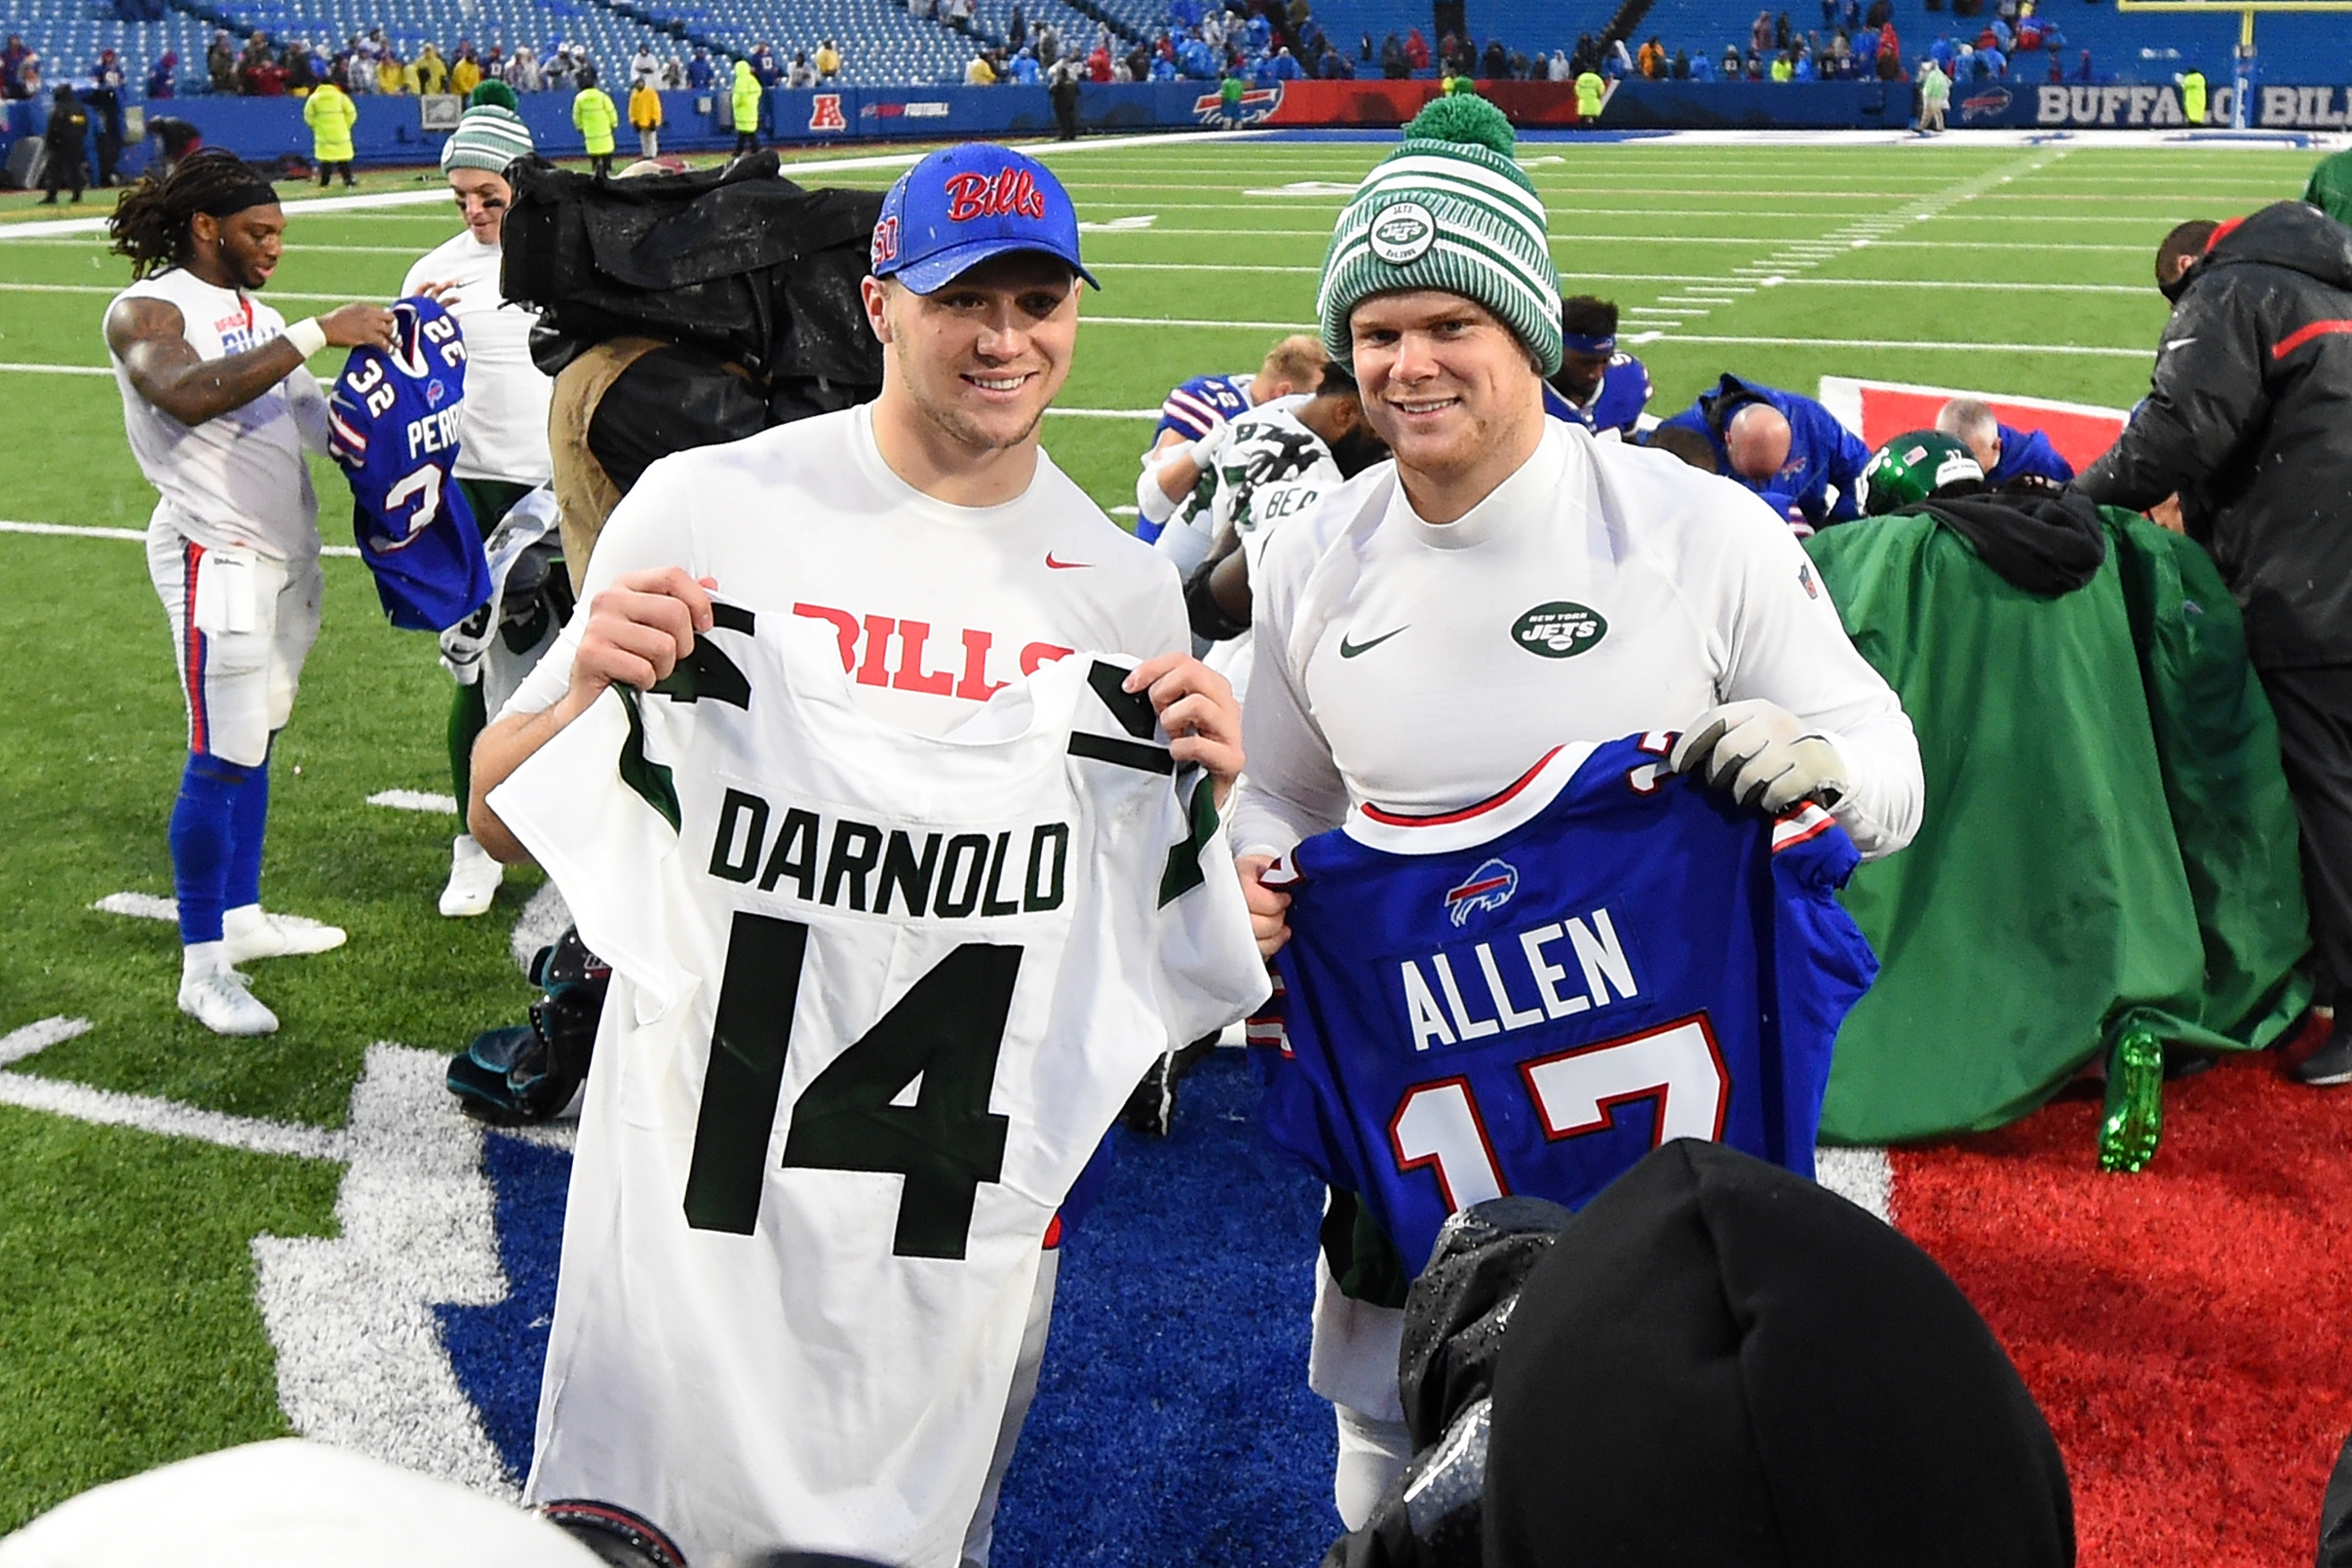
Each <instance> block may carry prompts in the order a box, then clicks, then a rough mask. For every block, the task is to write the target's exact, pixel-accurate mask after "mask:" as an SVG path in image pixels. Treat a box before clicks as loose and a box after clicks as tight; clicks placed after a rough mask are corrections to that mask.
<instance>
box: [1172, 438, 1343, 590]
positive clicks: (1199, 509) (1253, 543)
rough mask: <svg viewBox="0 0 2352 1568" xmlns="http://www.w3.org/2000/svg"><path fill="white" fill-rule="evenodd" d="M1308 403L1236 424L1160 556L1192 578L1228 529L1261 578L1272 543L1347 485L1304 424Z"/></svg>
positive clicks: (1181, 509)
mask: <svg viewBox="0 0 2352 1568" xmlns="http://www.w3.org/2000/svg"><path fill="white" fill-rule="evenodd" d="M1305 402H1307V400H1306V399H1305V398H1303V397H1292V398H1278V399H1276V400H1274V401H1273V402H1269V403H1266V404H1264V405H1263V406H1261V407H1257V408H1253V409H1252V410H1250V412H1248V413H1246V414H1241V415H1238V416H1236V417H1235V419H1234V421H1233V434H1232V436H1231V437H1230V438H1229V439H1228V440H1226V442H1225V445H1224V447H1223V448H1222V449H1221V450H1219V451H1218V453H1217V454H1216V461H1215V464H1214V465H1212V466H1211V467H1210V468H1208V469H1206V470H1204V471H1203V472H1202V474H1201V477H1200V479H1199V481H1198V482H1197V483H1195V484H1194V485H1193V488H1192V493H1191V494H1190V495H1188V496H1186V497H1185V498H1184V499H1183V501H1182V502H1181V503H1179V504H1178V505H1177V507H1176V515H1175V516H1172V517H1170V518H1169V519H1168V528H1167V531H1166V532H1164V533H1162V534H1161V535H1160V538H1159V541H1158V542H1157V544H1156V547H1155V548H1157V549H1159V550H1160V551H1161V552H1163V553H1164V554H1166V555H1169V556H1170V557H1171V558H1173V559H1174V560H1175V561H1176V570H1177V571H1178V572H1179V573H1180V574H1181V575H1183V576H1186V577H1189V576H1191V575H1192V570H1193V568H1194V567H1196V566H1198V565H1199V564H1200V562H1201V561H1202V559H1203V558H1204V557H1206V556H1207V555H1208V553H1209V549H1210V547H1211V546H1212V545H1214V544H1215V542H1216V540H1217V538H1218V536H1219V535H1221V534H1223V533H1224V531H1225V530H1226V529H1227V528H1231V529H1233V530H1234V531H1235V532H1236V533H1238V534H1239V535H1240V536H1241V542H1242V549H1243V551H1244V553H1245V554H1247V555H1249V557H1250V566H1251V569H1252V570H1253V571H1254V570H1255V569H1256V567H1257V555H1258V552H1259V551H1260V550H1261V549H1262V548H1263V547H1264V541H1265V538H1266V537H1267V536H1268V535H1270V534H1271V533H1272V532H1273V530H1274V529H1275V528H1276V527H1277V526H1279V525H1280V524H1281V522H1282V521H1283V519H1284V518H1286V517H1291V516H1296V515H1297V514H1299V513H1301V512H1303V511H1305V510H1306V509H1307V508H1308V507H1309V506H1311V505H1313V504H1314V501H1315V498H1316V497H1317V496H1319V495H1320V494H1322V493H1323V491H1325V490H1327V489H1330V488H1332V487H1334V486H1336V485H1337V484H1338V483H1339V465H1338V464H1337V463H1335V462H1333V461H1332V460H1331V450H1330V447H1329V446H1326V445H1325V444H1324V442H1323V438H1322V437H1320V436H1318V435H1316V434H1315V433H1314V432H1313V431H1311V430H1309V429H1307V427H1306V426H1304V425H1302V424H1300V423H1299V422H1298V415H1297V409H1298V408H1299V407H1300V406H1302V405H1303V404H1304V403H1305Z"/></svg>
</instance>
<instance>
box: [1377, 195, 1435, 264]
mask: <svg viewBox="0 0 2352 1568" xmlns="http://www.w3.org/2000/svg"><path fill="white" fill-rule="evenodd" d="M1437 243H1438V220H1437V219H1436V218H1434V217H1432V216H1430V213H1429V209H1428V208H1426V207H1423V206H1422V205H1421V204H1420V203H1419V202H1392V203H1390V204H1389V205H1388V206H1386V207H1384V208H1382V209H1380V210H1379V211H1378V212H1376V213H1374V214H1373V216H1372V232H1371V245H1372V254H1373V255H1376V256H1378V257H1379V258H1380V259H1381V260H1383V261H1385V262H1387V263H1388V264H1389V265H1390V266H1392V267H1402V266H1405V265H1407V263H1409V262H1414V261H1418V260H1420V259H1421V258H1422V257H1423V256H1425V255H1427V254H1429V248H1430V247H1431V246H1433V245H1435V244H1437Z"/></svg>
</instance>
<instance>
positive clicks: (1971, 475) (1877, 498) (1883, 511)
mask: <svg viewBox="0 0 2352 1568" xmlns="http://www.w3.org/2000/svg"><path fill="white" fill-rule="evenodd" d="M1963 481H1972V482H1974V483H1976V484H1980V485H1981V484H1983V483H1984V482H1985V470H1984V469H1983V468H1982V467H1981V466H1980V465H1979V464H1978V462H1977V459H1976V454H1975V453H1974V452H1971V451H1970V450H1969V449H1968V448H1967V447H1966V446H1965V445H1963V444H1962V443H1961V442H1960V440H1958V438H1956V437H1952V436H1947V435H1945V434H1944V433H1943V432H1941V431H1934V430H1913V431H1907V432H1905V433H1904V434H1903V435H1900V436H1898V437H1896V438H1895V439H1894V440H1891V441H1888V442H1887V443H1886V444H1885V445H1884V446H1881V447H1879V448H1878V451H1877V453H1876V454H1875V455H1874V456H1872V457H1871V459H1870V467H1869V468H1866V469H1864V470H1863V471H1862V495H1861V497H1860V500H1861V502H1862V510H1863V511H1864V512H1866V513H1868V514H1869V515H1870V516H1873V517H1882V516H1886V515H1887V514H1888V513H1890V512H1904V511H1908V510H1909V509H1910V508H1912V507H1915V506H1917V505H1918V504H1919V503H1920V502H1922V501H1925V500H1927V499H1928V498H1929V497H1930V496H1933V495H1936V494H1938V493H1940V492H1941V491H1943V490H1944V489H1945V488H1946V487H1947V486H1948V485H1953V484H1958V483H1961V482H1963Z"/></svg>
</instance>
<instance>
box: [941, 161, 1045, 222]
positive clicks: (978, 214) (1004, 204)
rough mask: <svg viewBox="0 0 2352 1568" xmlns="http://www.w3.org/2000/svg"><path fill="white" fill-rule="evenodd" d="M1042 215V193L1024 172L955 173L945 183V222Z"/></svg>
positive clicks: (1043, 210) (1035, 181) (1043, 202)
mask: <svg viewBox="0 0 2352 1568" xmlns="http://www.w3.org/2000/svg"><path fill="white" fill-rule="evenodd" d="M1044 216H1045V192H1043V191H1041V190H1039V189H1038V188H1037V179H1036V176H1035V175H1033V174H1031V173H1030V172H1028V171H1027V170H1025V169H1005V170H999V171H998V172H996V173H994V174H971V173H965V174H957V175H955V176H954V177H953V178H951V179H949V180H948V181H947V221H948V222H950V223H969V222H971V221H972V220H973V219H974V218H982V217H1025V218H1043V217H1044Z"/></svg>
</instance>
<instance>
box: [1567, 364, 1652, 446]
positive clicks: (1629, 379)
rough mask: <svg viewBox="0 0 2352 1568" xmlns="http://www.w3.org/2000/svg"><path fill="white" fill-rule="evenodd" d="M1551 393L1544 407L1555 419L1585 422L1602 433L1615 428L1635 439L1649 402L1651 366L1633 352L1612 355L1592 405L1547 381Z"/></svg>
mask: <svg viewBox="0 0 2352 1568" xmlns="http://www.w3.org/2000/svg"><path fill="white" fill-rule="evenodd" d="M1545 386H1546V389H1547V391H1548V394H1549V395H1548V396H1547V397H1546V398H1545V399H1544V411H1545V412H1546V413H1549V414H1551V415H1552V417H1553V418H1555V419H1565V420H1566V421H1568V423H1570V424H1572V425H1582V426H1583V427H1584V428H1585V429H1587V430H1589V431H1591V432H1592V433H1593V434H1594V435H1596V436H1598V435H1600V433H1601V432H1602V431H1604V430H1613V431H1615V432H1616V433H1617V434H1618V435H1619V436H1620V437H1622V438H1624V439H1625V440H1633V439H1634V435H1635V432H1636V430H1637V429H1638V428H1639V423H1640V419H1641V414H1642V410H1644V409H1646V408H1647V407H1648V406H1649V399H1650V385H1649V366H1647V365H1645V364H1643V363H1641V362H1640V361H1639V360H1637V359H1635V358H1634V357H1633V356H1632V355H1630V354H1612V355H1610V356H1609V364H1608V368H1607V369H1605V370H1603V371H1601V372H1600V390H1599V391H1598V392H1596V393H1594V394H1593V403H1592V406H1591V407H1589V408H1580V407H1578V406H1577V405H1576V404H1575V403H1573V402H1569V401H1568V400H1567V398H1566V397H1565V396H1563V395H1562V394H1561V393H1560V392H1559V391H1558V390H1557V389H1555V388H1552V387H1551V384H1550V383H1549V382H1546V383H1545Z"/></svg>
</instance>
